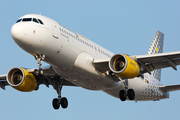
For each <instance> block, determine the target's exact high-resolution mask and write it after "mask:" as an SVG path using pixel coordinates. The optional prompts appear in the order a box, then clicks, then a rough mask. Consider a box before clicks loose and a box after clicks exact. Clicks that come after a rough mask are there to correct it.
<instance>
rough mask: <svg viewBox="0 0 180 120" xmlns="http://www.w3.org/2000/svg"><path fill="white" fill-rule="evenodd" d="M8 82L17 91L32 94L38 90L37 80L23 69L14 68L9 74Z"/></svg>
mask: <svg viewBox="0 0 180 120" xmlns="http://www.w3.org/2000/svg"><path fill="white" fill-rule="evenodd" d="M7 82H8V84H9V85H10V86H12V87H13V88H15V89H16V90H19V91H22V92H30V91H33V90H35V89H36V88H37V80H36V78H35V76H34V75H33V74H32V73H29V72H27V70H25V69H23V68H12V69H11V70H9V72H8V74H7Z"/></svg>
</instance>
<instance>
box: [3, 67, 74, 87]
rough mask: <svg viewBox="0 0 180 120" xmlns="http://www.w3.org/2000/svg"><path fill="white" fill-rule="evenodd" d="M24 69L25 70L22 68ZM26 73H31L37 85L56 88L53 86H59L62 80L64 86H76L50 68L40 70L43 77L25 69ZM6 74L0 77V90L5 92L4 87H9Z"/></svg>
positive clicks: (32, 70)
mask: <svg viewBox="0 0 180 120" xmlns="http://www.w3.org/2000/svg"><path fill="white" fill-rule="evenodd" d="M24 69H26V68H24ZM26 70H27V71H28V72H30V73H33V75H34V76H35V77H36V79H37V80H38V84H39V85H40V84H44V85H46V86H47V87H49V85H52V86H53V87H54V86H56V85H55V84H56V83H57V84H59V83H61V82H62V80H63V85H65V86H76V85H75V84H73V83H71V82H69V81H67V80H65V79H64V78H61V77H60V76H59V75H58V74H56V73H55V72H54V70H53V69H52V67H51V66H47V67H44V68H42V70H43V76H37V75H35V74H34V70H35V69H26ZM6 76H7V74H4V75H0V88H2V89H4V90H5V86H7V85H9V84H8V82H7V80H6Z"/></svg>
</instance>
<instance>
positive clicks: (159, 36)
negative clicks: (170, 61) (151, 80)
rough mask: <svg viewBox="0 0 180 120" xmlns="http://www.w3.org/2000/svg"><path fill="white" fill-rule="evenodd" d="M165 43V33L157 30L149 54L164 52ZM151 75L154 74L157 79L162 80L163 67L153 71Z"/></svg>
mask: <svg viewBox="0 0 180 120" xmlns="http://www.w3.org/2000/svg"><path fill="white" fill-rule="evenodd" d="M163 43H164V34H163V33H161V32H160V31H157V32H156V34H155V36H154V39H153V41H152V43H151V46H150V48H149V51H148V53H147V54H157V53H162V52H163ZM151 75H153V76H154V77H155V78H156V79H157V80H159V81H160V80H161V69H158V70H154V71H152V72H151Z"/></svg>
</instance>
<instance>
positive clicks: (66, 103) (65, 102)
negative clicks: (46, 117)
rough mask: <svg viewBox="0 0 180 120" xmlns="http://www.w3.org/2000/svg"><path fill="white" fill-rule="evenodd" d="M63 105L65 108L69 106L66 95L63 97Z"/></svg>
mask: <svg viewBox="0 0 180 120" xmlns="http://www.w3.org/2000/svg"><path fill="white" fill-rule="evenodd" d="M61 107H62V108H64V109H65V108H67V107H68V100H67V98H65V97H63V98H61Z"/></svg>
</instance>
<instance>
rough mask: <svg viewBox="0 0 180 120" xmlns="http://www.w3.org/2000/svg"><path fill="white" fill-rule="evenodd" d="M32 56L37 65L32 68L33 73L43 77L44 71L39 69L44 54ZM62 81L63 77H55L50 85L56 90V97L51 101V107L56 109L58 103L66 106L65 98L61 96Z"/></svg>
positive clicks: (58, 105) (63, 106)
mask: <svg viewBox="0 0 180 120" xmlns="http://www.w3.org/2000/svg"><path fill="white" fill-rule="evenodd" d="M34 57H35V59H36V60H37V64H38V65H37V66H38V69H35V70H34V74H35V75H36V76H38V77H39V78H43V75H44V72H43V70H42V69H41V66H42V64H41V63H42V61H43V60H44V59H45V55H44V54H41V55H35V56H34ZM63 82H64V79H61V78H55V79H53V80H52V86H53V88H54V89H55V90H56V92H57V94H58V98H54V99H53V101H52V105H53V108H54V109H56V110H57V109H59V107H60V105H61V107H62V108H64V109H65V108H67V107H68V100H67V98H65V97H61V90H62V87H63Z"/></svg>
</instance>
